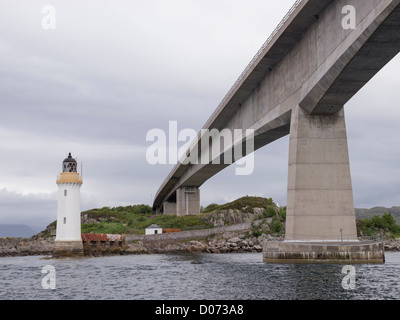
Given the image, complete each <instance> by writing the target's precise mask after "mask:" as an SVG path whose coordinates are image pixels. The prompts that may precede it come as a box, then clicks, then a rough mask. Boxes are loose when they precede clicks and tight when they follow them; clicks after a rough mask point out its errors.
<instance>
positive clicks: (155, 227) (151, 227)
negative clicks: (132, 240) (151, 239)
mask: <svg viewBox="0 0 400 320" xmlns="http://www.w3.org/2000/svg"><path fill="white" fill-rule="evenodd" d="M146 229H162V228H161V227H160V226H158V225H156V224H152V225H151V226H149V227H147V228H146Z"/></svg>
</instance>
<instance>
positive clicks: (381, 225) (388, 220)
mask: <svg viewBox="0 0 400 320" xmlns="http://www.w3.org/2000/svg"><path fill="white" fill-rule="evenodd" d="M357 232H358V235H359V236H367V237H370V236H376V235H383V236H385V237H392V238H396V237H399V236H400V225H398V224H397V223H396V220H395V218H394V217H393V215H392V214H391V213H388V212H385V213H384V214H383V215H382V216H378V215H374V216H372V217H371V218H364V219H358V220H357Z"/></svg>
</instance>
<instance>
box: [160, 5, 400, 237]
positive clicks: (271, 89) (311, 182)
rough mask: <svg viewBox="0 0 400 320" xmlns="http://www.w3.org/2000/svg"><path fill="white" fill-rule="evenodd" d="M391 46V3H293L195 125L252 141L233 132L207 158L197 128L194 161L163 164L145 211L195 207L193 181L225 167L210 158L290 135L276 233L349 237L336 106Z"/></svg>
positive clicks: (395, 45)
mask: <svg viewBox="0 0 400 320" xmlns="http://www.w3.org/2000/svg"><path fill="white" fill-rule="evenodd" d="M255 27H256V26H255ZM399 51H400V0H352V1H349V0H302V1H296V3H295V5H294V6H293V7H292V9H291V10H290V11H289V13H288V14H287V15H286V16H285V18H284V19H283V20H282V22H281V23H280V25H279V26H278V27H277V29H275V30H274V32H273V34H272V35H271V36H270V38H269V39H268V40H267V42H266V43H265V44H264V46H263V47H262V48H261V49H260V51H259V52H258V53H257V54H256V56H255V57H254V59H253V60H252V61H251V62H250V64H249V66H248V67H247V68H246V70H245V71H244V72H243V73H242V75H241V76H240V77H239V79H238V80H237V82H236V83H235V84H234V86H233V87H232V89H231V90H230V91H229V92H228V94H227V95H226V96H225V98H224V99H223V101H222V102H221V104H220V105H219V106H218V107H217V109H216V110H215V112H214V113H213V114H212V115H211V117H210V118H209V120H208V121H207V123H206V124H205V126H204V127H203V129H209V130H212V129H217V130H219V131H223V130H225V129H228V130H230V131H231V132H234V130H238V129H240V130H242V131H245V130H251V131H252V132H254V148H252V150H250V151H247V150H246V148H245V146H247V144H248V142H247V140H245V137H244V136H239V139H235V140H234V143H231V144H230V145H228V146H227V145H224V146H220V145H219V144H218V146H217V148H218V150H219V152H218V154H217V155H216V156H215V155H214V154H212V156H211V157H210V155H209V148H212V147H213V146H212V145H211V146H207V147H205V145H206V144H204V145H203V143H202V142H204V141H205V140H206V139H207V142H211V144H215V140H214V139H210V137H209V136H206V135H204V133H203V131H202V132H200V133H199V135H198V137H197V139H196V141H194V143H193V144H192V146H191V148H190V149H189V150H188V152H187V155H186V156H187V158H188V157H189V155H191V154H193V150H196V154H197V157H198V160H199V161H197V162H195V163H193V162H191V163H190V164H183V163H178V164H177V165H176V166H175V167H174V168H173V170H172V171H171V172H170V174H169V175H168V177H167V178H166V179H165V180H164V182H163V183H162V185H161V187H160V188H159V190H158V192H157V194H156V196H155V200H154V203H153V207H154V209H156V210H157V212H163V213H165V214H178V215H184V214H198V213H199V211H200V190H199V187H200V186H201V185H202V184H204V182H206V181H207V180H208V179H209V178H211V177H212V176H214V175H215V174H217V173H218V172H220V171H221V170H223V169H224V168H226V167H227V166H229V165H230V163H225V162H224V161H220V164H215V163H214V164H213V162H214V160H215V159H216V158H218V159H219V160H221V159H222V160H223V159H224V158H225V157H226V155H227V154H228V153H234V152H235V151H234V149H235V144H236V145H241V146H242V147H243V149H244V150H246V151H245V152H244V154H242V156H245V155H247V152H252V151H254V150H257V149H259V148H261V147H263V146H265V145H267V144H269V143H271V142H273V141H275V140H277V139H279V138H281V137H284V136H286V135H288V134H290V146H289V180H288V197H287V199H288V200H287V201H288V202H287V222H286V240H289V241H290V240H300V241H301V240H312V241H321V240H323V241H334V240H337V239H338V235H341V236H342V237H343V236H344V237H345V238H346V239H348V240H356V239H357V233H356V225H355V212H354V201H353V192H352V184H351V175H350V165H349V156H348V147H347V136H346V125H345V114H344V108H343V107H344V105H345V104H346V103H347V102H348V101H349V100H350V99H351V98H352V97H353V96H354V95H355V94H356V93H357V92H358V91H359V90H360V89H361V88H362V87H363V86H364V85H365V84H366V83H367V82H368V81H369V80H371V79H372V78H373V77H374V76H375V75H376V74H377V73H378V72H379V71H380V70H381V69H382V68H383V67H384V66H385V65H386V64H387V63H388V62H389V61H390V60H391V59H393V58H394V57H395V56H396V55H397V54H398V53H399ZM206 148H207V150H206ZM205 154H207V159H208V161H206V162H204V161H200V159H204V158H202V156H204V155H205Z"/></svg>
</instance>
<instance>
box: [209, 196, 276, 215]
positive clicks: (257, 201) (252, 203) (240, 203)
mask: <svg viewBox="0 0 400 320" xmlns="http://www.w3.org/2000/svg"><path fill="white" fill-rule="evenodd" d="M267 207H274V202H273V201H272V199H271V198H269V199H266V198H261V197H249V196H245V197H242V198H240V199H237V200H235V201H232V202H229V203H226V204H222V205H218V204H216V203H212V204H210V205H209V206H207V207H206V208H204V211H203V212H204V213H212V212H216V211H222V210H230V209H231V210H240V211H243V210H246V211H247V212H251V213H252V212H254V211H253V209H254V208H267Z"/></svg>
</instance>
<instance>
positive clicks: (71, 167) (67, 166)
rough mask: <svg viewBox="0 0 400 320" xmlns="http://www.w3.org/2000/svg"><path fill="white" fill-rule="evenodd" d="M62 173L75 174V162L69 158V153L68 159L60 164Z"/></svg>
mask: <svg viewBox="0 0 400 320" xmlns="http://www.w3.org/2000/svg"><path fill="white" fill-rule="evenodd" d="M62 170H63V172H77V162H76V160H75V159H74V158H72V156H71V152H70V153H69V154H68V158H66V159H64V161H63V164H62Z"/></svg>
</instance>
